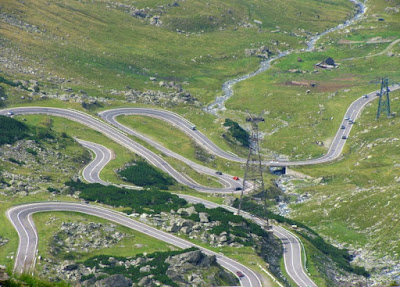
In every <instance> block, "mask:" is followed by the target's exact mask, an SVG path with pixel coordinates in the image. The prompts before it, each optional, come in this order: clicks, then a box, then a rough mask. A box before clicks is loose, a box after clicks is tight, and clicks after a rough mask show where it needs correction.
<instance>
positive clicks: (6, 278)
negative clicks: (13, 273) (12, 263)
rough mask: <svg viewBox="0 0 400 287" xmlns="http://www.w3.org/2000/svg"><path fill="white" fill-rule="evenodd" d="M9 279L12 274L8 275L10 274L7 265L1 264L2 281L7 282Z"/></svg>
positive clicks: (0, 279) (0, 276)
mask: <svg viewBox="0 0 400 287" xmlns="http://www.w3.org/2000/svg"><path fill="white" fill-rule="evenodd" d="M9 279H10V276H8V274H7V272H6V266H4V265H0V283H1V282H5V281H7V280H9ZM0 286H1V285H0Z"/></svg>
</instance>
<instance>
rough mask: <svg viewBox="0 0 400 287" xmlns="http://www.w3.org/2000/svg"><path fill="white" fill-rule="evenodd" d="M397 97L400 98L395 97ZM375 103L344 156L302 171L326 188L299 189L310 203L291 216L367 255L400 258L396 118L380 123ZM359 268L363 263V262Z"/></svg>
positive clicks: (299, 206) (356, 128)
mask: <svg viewBox="0 0 400 287" xmlns="http://www.w3.org/2000/svg"><path fill="white" fill-rule="evenodd" d="M399 95H400V93H399V92H393V93H392V102H391V106H392V108H393V110H398V109H399V108H400V104H399V100H398V97H399ZM396 98H397V99H396ZM376 108H377V102H374V103H372V104H371V105H370V106H369V107H367V108H366V109H365V111H364V113H363V114H362V116H361V118H360V120H359V121H358V123H357V124H356V125H355V126H354V127H353V131H352V134H351V135H350V137H349V139H348V142H347V145H346V151H345V154H344V157H343V158H342V159H341V160H338V161H335V162H333V163H329V164H324V165H320V166H309V167H302V168H298V170H299V171H301V172H303V173H305V174H308V175H311V176H313V177H323V183H324V184H322V185H315V186H309V187H303V188H301V187H300V188H299V190H298V191H299V192H300V193H304V192H310V193H311V194H312V197H311V200H309V201H307V203H303V204H295V205H292V207H293V212H292V213H291V217H292V218H294V219H296V220H300V221H301V222H303V223H305V224H307V225H309V226H310V227H313V228H315V229H316V230H317V231H318V233H320V234H321V235H324V236H325V238H327V239H328V240H330V241H331V242H334V243H340V244H343V245H344V246H345V247H347V248H352V249H357V248H363V249H365V250H368V255H369V256H374V257H377V258H380V257H382V256H385V255H389V254H392V255H391V256H392V257H393V258H394V259H395V260H399V258H398V255H397V254H398V252H399V251H400V250H399V246H398V244H396V239H395V238H396V236H397V234H398V232H399V231H400V230H399V228H400V227H399V226H398V225H396V224H395V223H396V222H397V220H398V216H397V214H396V213H395V208H394V206H396V205H397V204H398V199H397V195H396V194H397V193H398V192H399V187H398V183H397V181H396V180H397V178H398V176H399V167H398V166H399V165H398V163H400V154H399V152H398V147H399V143H398V141H397V140H393V139H396V138H397V134H398V133H397V126H398V124H399V122H400V119H399V118H398V117H394V118H392V119H387V118H385V117H382V118H381V119H380V120H376V118H375V117H376V114H375V112H376ZM359 264H361V265H363V263H362V262H359Z"/></svg>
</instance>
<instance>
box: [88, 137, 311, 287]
mask: <svg viewBox="0 0 400 287" xmlns="http://www.w3.org/2000/svg"><path fill="white" fill-rule="evenodd" d="M80 142H81V144H82V145H83V146H84V147H86V148H88V149H90V150H92V152H94V154H95V158H94V160H93V161H92V162H91V163H89V165H87V166H86V167H85V169H84V170H83V177H84V179H85V180H86V181H88V182H90V183H102V182H103V181H102V180H101V179H100V171H101V170H102V169H103V168H104V167H105V165H106V164H107V163H108V160H107V159H109V158H110V157H111V151H110V150H108V149H107V148H105V147H102V148H101V145H98V144H93V143H90V142H82V141H80ZM107 152H108V153H109V154H107ZM94 163H96V164H94ZM85 171H86V172H85ZM177 195H178V196H179V197H181V198H184V199H185V200H186V201H188V202H191V203H194V204H196V203H201V204H203V205H204V206H205V207H207V208H217V207H223V208H225V209H228V210H229V211H232V212H234V213H235V212H236V211H237V209H236V208H233V207H231V206H227V205H220V204H217V203H214V202H211V201H208V200H205V199H202V198H197V197H194V196H190V195H183V194H177ZM242 216H243V217H245V218H247V219H250V220H252V221H254V222H255V223H257V224H258V225H260V226H262V227H264V226H267V222H266V221H265V220H263V219H261V218H257V217H254V216H252V215H251V214H250V213H248V212H244V211H242ZM273 233H274V235H275V236H276V237H277V238H279V239H280V240H281V241H282V244H283V248H284V253H283V258H284V261H285V269H286V272H287V273H288V274H289V276H290V277H291V278H292V280H293V281H294V282H296V284H297V285H298V286H301V287H303V286H304V287H307V286H316V285H315V283H314V282H313V281H312V280H311V279H310V277H309V276H308V275H307V273H306V272H305V271H304V267H303V262H302V252H303V247H302V245H301V241H300V240H299V239H298V238H297V236H295V235H294V234H293V233H291V232H289V231H287V230H286V229H285V228H283V227H280V226H278V225H275V226H273Z"/></svg>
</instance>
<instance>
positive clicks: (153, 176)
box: [118, 161, 175, 190]
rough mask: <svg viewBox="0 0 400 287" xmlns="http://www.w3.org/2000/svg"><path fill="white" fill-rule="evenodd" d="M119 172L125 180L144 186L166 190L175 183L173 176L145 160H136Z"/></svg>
mask: <svg viewBox="0 0 400 287" xmlns="http://www.w3.org/2000/svg"><path fill="white" fill-rule="evenodd" d="M118 173H119V175H120V176H121V177H122V178H123V179H124V180H125V181H127V182H130V183H133V184H135V185H138V186H143V187H154V188H158V189H164V190H165V189H168V187H169V186H171V185H173V184H174V183H175V180H174V179H173V178H172V177H170V176H169V175H167V174H165V173H163V172H162V171H160V170H159V169H157V168H155V167H153V166H151V165H150V164H148V163H147V162H145V161H138V162H135V164H134V165H130V166H128V167H126V168H124V169H123V170H121V171H119V172H118Z"/></svg>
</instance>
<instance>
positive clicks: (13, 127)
mask: <svg viewBox="0 0 400 287" xmlns="http://www.w3.org/2000/svg"><path fill="white" fill-rule="evenodd" d="M28 131H29V128H28V126H26V125H25V124H24V123H21V122H20V121H17V120H15V119H13V118H9V117H6V116H0V145H3V144H13V143H14V142H16V141H18V140H21V139H24V138H26V137H28Z"/></svg>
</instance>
